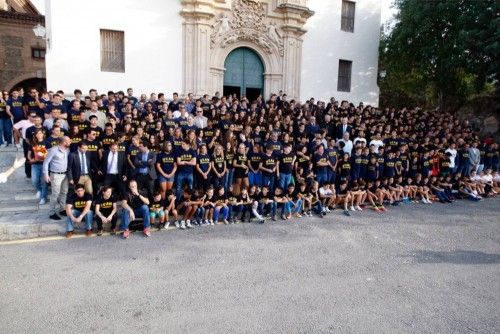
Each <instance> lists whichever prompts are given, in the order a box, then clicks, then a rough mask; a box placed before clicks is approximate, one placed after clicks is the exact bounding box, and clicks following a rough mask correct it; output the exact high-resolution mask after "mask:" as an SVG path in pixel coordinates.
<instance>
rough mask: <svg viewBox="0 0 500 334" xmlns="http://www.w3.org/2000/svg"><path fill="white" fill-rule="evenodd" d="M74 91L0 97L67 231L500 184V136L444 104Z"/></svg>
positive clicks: (3, 134) (494, 188)
mask: <svg viewBox="0 0 500 334" xmlns="http://www.w3.org/2000/svg"><path fill="white" fill-rule="evenodd" d="M73 96H74V98H73V99H72V100H71V101H70V100H68V99H66V98H65V95H64V92H62V91H57V92H55V93H54V92H38V91H37V90H36V89H34V88H31V89H29V90H28V91H27V92H23V91H22V89H14V90H13V91H11V92H6V91H3V92H2V97H0V145H1V147H5V146H9V145H16V146H17V148H18V149H23V150H24V154H25V157H26V164H25V173H26V176H27V177H28V178H30V179H31V181H32V184H33V186H34V189H35V190H34V191H36V196H37V198H38V200H39V201H40V202H39V204H40V205H44V204H48V205H50V219H53V220H61V219H63V217H62V216H66V217H65V218H64V219H66V221H67V232H66V236H67V237H71V236H72V234H73V231H74V226H75V225H80V224H81V225H84V226H85V229H86V234H87V235H92V234H93V233H94V231H96V233H97V235H102V233H103V230H104V228H105V226H108V227H106V229H110V231H111V233H112V234H116V233H118V232H119V231H121V233H122V236H123V237H124V238H128V237H129V235H130V228H129V226H130V224H138V223H139V224H142V229H143V233H144V235H145V236H150V233H151V228H152V227H155V228H159V229H164V228H168V227H169V226H170V225H174V226H175V227H177V228H180V229H186V228H193V227H194V226H208V225H215V224H221V223H224V224H233V223H238V222H249V221H251V220H252V219H254V220H255V221H258V222H259V223H264V222H265V220H267V219H273V220H276V219H283V220H288V219H299V218H301V217H303V216H312V215H313V214H315V215H317V216H319V217H324V216H325V215H327V214H328V213H330V212H331V211H333V210H335V209H340V211H341V212H343V213H344V214H345V215H347V216H351V215H352V214H355V212H356V215H358V214H361V213H360V211H362V210H363V208H364V209H369V208H371V209H373V210H375V211H377V212H380V213H384V212H386V211H387V208H389V207H390V205H399V204H410V203H418V202H420V203H424V204H432V203H433V202H441V203H451V202H454V201H455V200H457V199H468V200H472V201H479V200H481V199H483V198H485V197H492V196H495V195H496V194H497V192H498V191H499V190H500V189H499V187H500V176H499V172H498V170H499V151H498V144H497V143H496V142H494V140H493V139H492V138H491V137H488V138H479V136H478V135H477V133H476V132H475V131H474V129H472V128H471V127H470V126H469V124H468V122H467V121H465V122H461V121H459V120H458V119H457V118H456V117H455V116H454V114H452V113H449V112H444V111H439V110H422V109H419V108H402V109H395V108H385V109H379V108H376V107H373V106H364V105H363V104H362V103H360V104H359V105H358V106H355V105H354V104H352V103H349V102H348V101H340V102H339V101H337V100H335V99H334V98H332V99H331V100H330V101H329V102H328V103H325V102H322V101H316V100H315V99H314V98H311V99H309V100H308V101H305V103H300V102H298V101H294V100H289V99H288V98H287V96H286V94H283V93H282V92H280V93H279V94H272V95H271V96H270V97H269V98H268V99H264V98H262V97H258V98H257V99H256V100H253V101H249V100H248V99H247V98H245V97H243V98H241V99H239V98H237V96H220V95H219V94H218V93H216V94H215V96H213V97H209V96H208V95H204V96H203V97H200V98H195V97H193V96H192V94H188V95H187V96H186V97H184V98H180V97H179V95H178V94H177V93H174V94H173V97H172V99H169V100H167V98H166V96H165V95H164V94H162V93H160V94H158V95H156V94H154V93H153V94H151V95H150V96H146V95H145V94H142V95H141V96H140V97H139V98H137V97H135V96H134V94H133V90H132V89H131V88H129V89H127V91H126V92H122V91H119V92H112V91H109V92H107V94H99V93H98V92H97V91H96V90H95V89H91V90H90V91H89V92H88V95H87V96H84V95H83V94H82V92H81V91H80V90H78V89H76V90H75V91H74V92H73ZM49 192H50V195H49ZM118 220H119V221H120V222H121V224H120V226H117V225H118V224H117V223H118ZM94 224H95V227H96V229H94Z"/></svg>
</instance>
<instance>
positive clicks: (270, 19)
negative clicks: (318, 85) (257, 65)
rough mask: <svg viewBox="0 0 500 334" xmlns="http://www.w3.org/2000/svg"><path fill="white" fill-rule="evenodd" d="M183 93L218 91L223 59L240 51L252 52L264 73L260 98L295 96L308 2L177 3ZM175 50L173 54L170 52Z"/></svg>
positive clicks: (219, 0) (199, 0)
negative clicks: (281, 93)
mask: <svg viewBox="0 0 500 334" xmlns="http://www.w3.org/2000/svg"><path fill="white" fill-rule="evenodd" d="M182 7H183V8H182V11H181V15H182V16H183V18H184V26H183V50H182V52H183V59H184V65H183V67H184V68H183V92H184V93H186V94H187V93H189V92H192V93H194V95H196V96H200V95H203V94H205V93H207V94H214V93H215V92H216V91H219V92H222V90H223V80H224V71H225V68H224V61H225V59H226V57H227V55H228V54H229V53H230V52H231V51H232V50H234V49H236V48H239V47H248V48H251V49H253V50H254V51H255V52H256V53H257V54H258V55H259V56H260V57H261V59H262V62H263V64H264V67H265V70H264V73H263V74H262V75H263V76H264V92H263V94H264V96H265V97H268V96H269V94H270V93H271V92H278V91H279V90H284V91H285V92H286V93H287V94H288V95H289V96H290V97H291V98H298V97H299V95H300V72H301V68H300V67H301V62H302V36H303V34H304V33H306V31H305V30H304V28H303V26H304V24H305V23H306V20H307V19H308V18H309V17H310V16H311V15H313V12H312V11H310V10H309V9H308V8H307V0H182ZM174 52H175V51H174Z"/></svg>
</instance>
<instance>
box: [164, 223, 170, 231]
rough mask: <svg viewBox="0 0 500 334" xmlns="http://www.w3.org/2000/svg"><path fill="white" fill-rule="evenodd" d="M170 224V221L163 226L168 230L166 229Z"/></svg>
mask: <svg viewBox="0 0 500 334" xmlns="http://www.w3.org/2000/svg"><path fill="white" fill-rule="evenodd" d="M169 226H170V222H166V223H165V226H163V229H164V230H166V229H168V227H169Z"/></svg>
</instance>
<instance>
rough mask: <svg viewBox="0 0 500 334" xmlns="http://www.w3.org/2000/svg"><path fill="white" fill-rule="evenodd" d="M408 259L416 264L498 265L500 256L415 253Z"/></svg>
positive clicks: (466, 253) (472, 252)
mask: <svg viewBox="0 0 500 334" xmlns="http://www.w3.org/2000/svg"><path fill="white" fill-rule="evenodd" d="M408 257H413V258H414V260H415V262H417V263H451V264H495V263H500V254H489V253H484V252H479V251H466V250H456V251H449V252H440V251H425V250H419V251H415V252H414V253H413V254H411V255H409V256H408Z"/></svg>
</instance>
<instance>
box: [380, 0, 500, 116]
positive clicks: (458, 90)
mask: <svg viewBox="0 0 500 334" xmlns="http://www.w3.org/2000/svg"><path fill="white" fill-rule="evenodd" d="M395 5H396V6H397V8H398V9H399V13H398V15H397V16H396V18H395V19H396V24H395V26H394V28H393V30H392V31H391V32H390V33H389V34H388V35H383V36H382V39H381V44H380V68H381V69H384V70H385V71H386V73H387V76H386V77H385V78H384V79H383V80H381V82H380V88H381V91H382V94H381V102H382V105H383V103H391V102H396V105H398V104H399V106H400V104H401V103H404V104H420V105H427V106H429V105H436V104H437V105H439V107H440V108H444V107H447V106H448V107H451V106H455V105H458V104H461V103H463V102H465V101H466V100H467V99H469V98H470V97H471V96H472V95H473V94H477V93H480V92H481V91H483V90H484V89H485V86H486V85H488V84H490V85H494V86H496V87H497V88H498V87H499V83H500V74H499V55H500V15H499V9H500V7H499V4H498V2H497V1H496V0H425V1H422V0H396V1H395ZM397 98H399V100H396V101H395V99H397ZM397 102H399V103H397Z"/></svg>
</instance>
